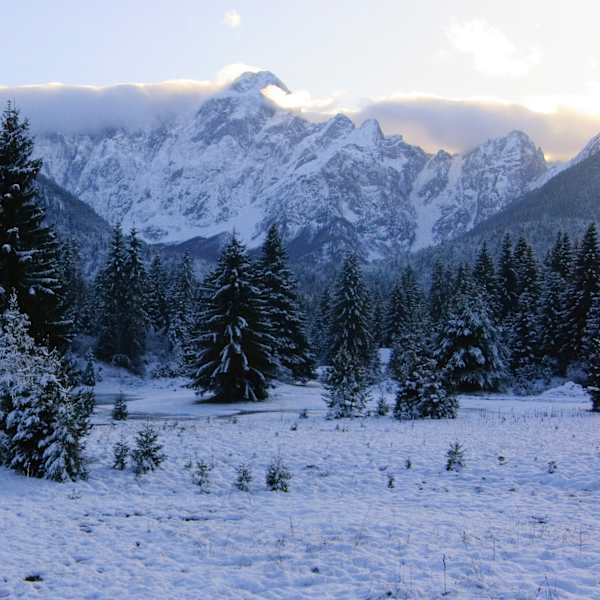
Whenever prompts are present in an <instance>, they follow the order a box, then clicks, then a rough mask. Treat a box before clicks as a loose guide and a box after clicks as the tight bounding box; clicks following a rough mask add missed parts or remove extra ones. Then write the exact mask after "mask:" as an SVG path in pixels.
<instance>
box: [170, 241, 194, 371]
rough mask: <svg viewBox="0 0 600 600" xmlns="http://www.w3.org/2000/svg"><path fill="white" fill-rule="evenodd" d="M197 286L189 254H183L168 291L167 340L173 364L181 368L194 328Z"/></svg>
mask: <svg viewBox="0 0 600 600" xmlns="http://www.w3.org/2000/svg"><path fill="white" fill-rule="evenodd" d="M197 288H198V284H197V281H196V277H195V275H194V264H193V261H192V257H191V256H190V255H189V254H187V253H186V254H184V256H183V258H182V259H181V261H180V263H179V264H178V266H177V269H176V271H175V278H174V281H173V284H172V285H171V289H170V291H169V303H170V305H171V309H170V314H169V325H168V338H169V343H170V347H171V352H172V355H173V356H174V357H175V358H174V363H175V364H176V366H178V367H179V368H181V367H183V365H184V362H185V357H186V353H187V352H188V350H189V344H190V339H191V337H192V335H193V331H194V328H195V326H196V323H195V317H196V313H197Z"/></svg>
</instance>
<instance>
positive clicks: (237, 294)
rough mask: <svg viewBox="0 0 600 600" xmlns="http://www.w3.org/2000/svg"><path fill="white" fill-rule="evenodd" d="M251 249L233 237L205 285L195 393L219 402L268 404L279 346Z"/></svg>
mask: <svg viewBox="0 0 600 600" xmlns="http://www.w3.org/2000/svg"><path fill="white" fill-rule="evenodd" d="M255 277H256V273H255V269H254V267H253V265H252V264H251V263H250V260H249V259H248V256H247V253H246V249H245V247H244V246H243V244H242V243H241V242H240V241H239V240H238V239H237V238H236V237H235V235H234V236H233V237H232V239H231V241H230V242H229V244H228V245H227V247H226V248H225V249H224V250H223V253H222V254H221V256H220V258H219V262H218V265H217V268H216V270H215V271H214V273H212V274H211V276H210V278H209V279H208V281H207V282H205V285H207V287H208V289H209V291H210V294H209V297H208V298H207V301H206V306H205V310H204V312H203V315H202V322H201V323H200V325H199V331H198V333H197V337H196V339H195V340H194V342H193V346H194V348H195V355H194V356H193V360H192V366H193V370H194V374H193V383H192V385H193V387H194V388H196V390H198V391H199V392H202V393H204V392H211V393H212V397H213V399H214V400H215V401H218V402H243V401H252V402H254V401H257V400H264V399H265V398H266V397H267V395H268V382H269V380H270V378H271V377H272V376H273V374H274V372H275V370H276V366H277V365H276V359H275V356H274V348H275V340H274V338H273V337H272V336H271V335H270V323H269V321H268V320H267V318H266V317H267V313H266V307H265V303H264V300H263V298H262V295H261V293H260V290H259V289H258V288H257V286H256V282H255Z"/></svg>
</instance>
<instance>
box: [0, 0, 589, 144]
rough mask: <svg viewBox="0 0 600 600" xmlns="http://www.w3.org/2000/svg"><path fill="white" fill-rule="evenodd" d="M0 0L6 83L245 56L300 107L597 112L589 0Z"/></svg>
mask: <svg viewBox="0 0 600 600" xmlns="http://www.w3.org/2000/svg"><path fill="white" fill-rule="evenodd" d="M0 6H1V8H2V10H1V12H0V14H2V15H3V26H2V35H1V36H0V48H1V49H2V56H3V61H2V62H3V65H2V71H1V74H0V84H1V85H4V86H9V87H12V86H15V85H27V84H40V83H46V82H62V83H65V84H94V85H111V84H115V83H124V82H145V83H153V82H161V81H165V80H172V79H194V80H211V81H214V80H215V78H216V76H217V75H216V74H217V73H218V72H219V71H220V70H221V69H222V68H223V67H224V66H226V65H228V64H231V63H245V64H247V65H253V66H257V67H261V68H266V69H269V70H271V71H273V72H274V73H276V74H277V75H278V76H279V77H280V78H281V79H282V80H283V81H284V82H285V83H286V84H287V85H288V87H290V88H291V89H293V90H301V91H303V95H302V96H301V97H300V100H299V104H302V103H304V106H302V108H306V109H307V110H308V109H310V110H313V109H315V107H321V106H327V107H328V108H327V110H329V109H331V108H335V109H336V110H338V109H344V108H354V109H356V108H361V107H364V106H369V105H370V104H371V103H372V102H373V101H382V100H391V99H396V100H398V99H400V101H401V100H402V98H403V97H404V96H407V95H408V96H414V95H415V94H418V95H420V96H423V95H434V96H438V97H440V98H442V99H444V100H448V99H452V100H473V99H474V98H477V99H481V98H487V99H496V100H503V101H509V102H512V103H517V104H519V105H522V106H524V107H527V108H528V109H533V110H534V111H538V112H539V111H544V112H546V113H548V112H549V111H555V112H557V111H562V112H563V113H564V112H565V111H566V112H568V113H569V114H570V113H571V112H573V111H574V112H575V113H576V114H577V115H584V117H585V119H587V118H588V117H590V116H592V117H593V123H595V122H596V120H597V119H598V118H600V36H599V35H598V34H597V27H598V23H600V2H597V1H596V0H571V1H569V2H563V1H559V0H503V1H502V2H499V1H498V0H494V1H489V0H478V1H474V0H452V1H445V0H370V1H367V0H345V1H338V0H329V1H324V0H320V1H317V0H303V1H301V2H285V1H274V0H261V1H258V0H254V1H252V0H234V1H231V2H229V1H224V2H222V1H220V0H210V1H208V0H204V1H203V0H170V1H166V0H165V1H163V0H104V1H102V2H95V1H93V2H92V1H87V0H86V1H82V0H78V1H76V0H52V1H51V0H19V1H15V0H0ZM226 13H227V14H228V16H227V17H226ZM571 116H572V115H571ZM598 122H599V123H600V121H598ZM594 126H595V125H593V124H592V125H588V124H586V125H585V127H589V128H591V129H593V127H594ZM586 132H587V129H586ZM590 133H594V132H593V131H591V130H590ZM586 135H587V133H586ZM577 143H578V142H577Z"/></svg>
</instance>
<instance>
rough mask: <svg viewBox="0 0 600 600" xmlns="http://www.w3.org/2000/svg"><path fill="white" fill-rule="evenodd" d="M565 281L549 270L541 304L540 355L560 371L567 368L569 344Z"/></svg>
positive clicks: (546, 274) (544, 283)
mask: <svg viewBox="0 0 600 600" xmlns="http://www.w3.org/2000/svg"><path fill="white" fill-rule="evenodd" d="M564 291H565V281H564V279H563V278H562V276H561V275H560V274H559V273H558V272H557V271H555V270H551V269H547V270H546V272H545V274H544V278H543V284H542V293H541V296H540V303H539V333H540V340H539V353H540V356H541V357H542V359H543V358H546V362H550V364H552V365H554V366H555V367H556V368H558V369H559V370H562V369H564V368H565V367H566V364H565V362H564V353H565V350H566V346H567V345H568V343H569V339H568V332H567V331H566V328H565V304H564Z"/></svg>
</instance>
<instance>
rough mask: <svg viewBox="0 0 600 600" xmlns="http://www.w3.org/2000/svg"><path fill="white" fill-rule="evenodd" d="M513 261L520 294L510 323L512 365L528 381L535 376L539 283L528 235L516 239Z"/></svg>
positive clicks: (514, 370)
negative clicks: (527, 238)
mask: <svg viewBox="0 0 600 600" xmlns="http://www.w3.org/2000/svg"><path fill="white" fill-rule="evenodd" d="M513 261H514V268H515V273H516V276H517V293H518V296H517V301H516V306H515V308H514V310H513V314H512V316H511V318H510V320H509V321H508V323H507V330H508V331H507V338H508V340H509V346H510V367H511V370H512V372H513V373H514V374H515V376H516V377H517V379H518V380H520V381H522V382H525V383H526V382H528V381H531V380H533V379H535V376H536V362H537V358H538V344H539V329H538V324H539V320H538V303H539V296H540V286H539V276H538V267H537V261H536V258H535V255H534V253H533V249H532V247H531V246H530V245H529V244H528V243H527V240H525V238H520V239H519V241H518V242H517V244H516V246H515V251H514V256H513Z"/></svg>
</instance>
